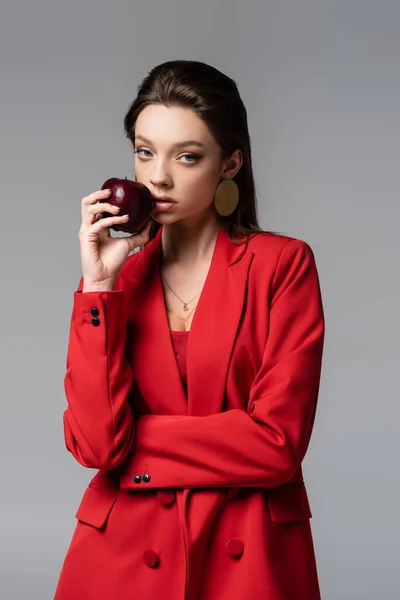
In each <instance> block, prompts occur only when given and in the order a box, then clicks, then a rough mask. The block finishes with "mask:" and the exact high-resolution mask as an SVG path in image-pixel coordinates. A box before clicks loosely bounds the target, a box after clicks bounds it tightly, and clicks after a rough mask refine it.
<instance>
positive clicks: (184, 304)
mask: <svg viewBox="0 0 400 600" xmlns="http://www.w3.org/2000/svg"><path fill="white" fill-rule="evenodd" d="M160 275H161V278H162V280H163V281H164V283H165V285H166V286H167V287H168V289H170V290H171V292H172V293H173V294H174V296H176V297H177V298H178V300H179V301H180V302H182V304H183V310H184V311H185V312H186V311H187V310H189V306H188V305H189V304H190V303H191V302H193V300H194V299H195V298H197V296H200V294H201V292H199V293H198V294H196V296H195V297H194V298H192V299H191V300H189V302H184V301H183V300H182V298H179V296H178V294H176V293H175V292H174V290H173V289H172V288H171V287H170V286H169V285H168V282H167V281H166V280H165V277H164V275H163V274H162V273H161V272H160ZM195 308H196V307H195ZM167 310H168V309H167ZM193 310H194V309H193ZM169 312H172V311H169ZM192 312H193V311H192ZM172 314H175V313H172ZM191 314H192V313H190V315H191ZM190 315H189V316H188V317H186V318H187V319H188V318H189V317H190ZM175 316H178V315H175ZM178 318H180V317H178Z"/></svg>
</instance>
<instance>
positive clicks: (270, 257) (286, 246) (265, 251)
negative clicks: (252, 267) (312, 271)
mask: <svg viewBox="0 0 400 600" xmlns="http://www.w3.org/2000/svg"><path fill="white" fill-rule="evenodd" d="M247 251H248V252H253V253H254V258H255V261H256V263H259V262H261V263H264V264H271V265H275V266H276V265H277V264H278V262H279V261H280V260H281V259H285V257H288V258H289V259H290V258H294V257H295V256H299V255H302V256H304V257H306V256H308V257H311V258H314V253H313V250H312V248H311V246H310V245H309V244H308V243H307V242H306V241H305V240H302V239H300V238H296V237H293V236H289V235H284V234H280V233H273V232H268V231H263V232H260V233H256V234H254V235H251V236H250V237H249V241H248V245H247Z"/></svg>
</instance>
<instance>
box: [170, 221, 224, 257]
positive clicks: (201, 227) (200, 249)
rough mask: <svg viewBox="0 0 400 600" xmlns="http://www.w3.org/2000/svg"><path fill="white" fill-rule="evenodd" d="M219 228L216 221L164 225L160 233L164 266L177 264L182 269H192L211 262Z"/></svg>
mask: <svg viewBox="0 0 400 600" xmlns="http://www.w3.org/2000/svg"><path fill="white" fill-rule="evenodd" d="M219 227H220V225H219V223H218V220H217V219H213V220H210V219H208V220H206V221H204V222H198V223H196V224H189V223H186V222H184V221H179V222H177V223H172V224H170V225H164V226H163V230H162V233H161V244H162V262H163V264H164V266H168V265H170V264H177V263H178V264H179V265H180V266H181V267H182V268H190V269H192V268H195V267H196V266H197V265H200V264H201V263H204V262H206V261H209V260H211V257H212V254H213V251H214V246H215V242H216V239H217V235H218V231H219Z"/></svg>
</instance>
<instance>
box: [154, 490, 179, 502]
mask: <svg viewBox="0 0 400 600" xmlns="http://www.w3.org/2000/svg"><path fill="white" fill-rule="evenodd" d="M157 498H158V499H159V501H160V502H161V504H165V506H169V505H170V504H173V503H174V502H175V492H171V491H168V490H160V491H159V492H157Z"/></svg>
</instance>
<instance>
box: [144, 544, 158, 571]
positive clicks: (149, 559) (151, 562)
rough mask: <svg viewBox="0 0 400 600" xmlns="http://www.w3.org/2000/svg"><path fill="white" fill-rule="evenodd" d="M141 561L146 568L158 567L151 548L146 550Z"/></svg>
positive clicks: (155, 556)
mask: <svg viewBox="0 0 400 600" xmlns="http://www.w3.org/2000/svg"><path fill="white" fill-rule="evenodd" d="M143 560H144V562H145V563H146V565H147V566H148V567H150V568H153V567H156V566H157V565H158V554H157V553H156V552H154V550H152V549H151V548H147V550H145V551H144V552H143Z"/></svg>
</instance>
